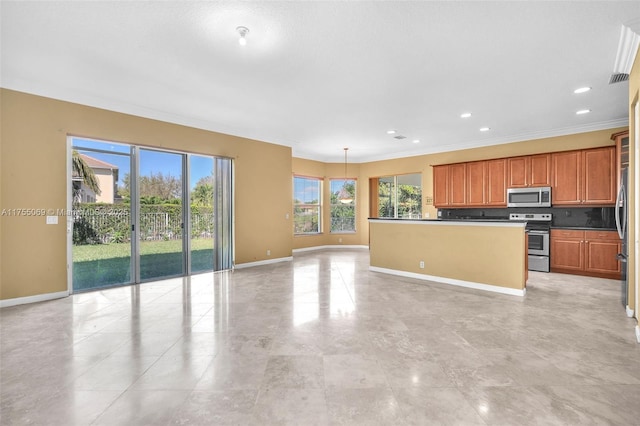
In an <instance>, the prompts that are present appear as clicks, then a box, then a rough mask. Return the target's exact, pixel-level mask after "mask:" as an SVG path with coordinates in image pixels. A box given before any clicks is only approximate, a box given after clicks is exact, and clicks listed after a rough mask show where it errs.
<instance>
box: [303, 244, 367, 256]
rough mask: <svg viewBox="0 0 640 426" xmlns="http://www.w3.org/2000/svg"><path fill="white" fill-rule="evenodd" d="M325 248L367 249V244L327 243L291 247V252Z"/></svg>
mask: <svg viewBox="0 0 640 426" xmlns="http://www.w3.org/2000/svg"><path fill="white" fill-rule="evenodd" d="M326 249H367V250H369V246H364V245H344V244H338V245H329V246H313V247H304V248H299V249H293V253H294V254H295V253H301V252H305V251H314V250H326Z"/></svg>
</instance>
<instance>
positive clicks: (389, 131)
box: [387, 130, 396, 135]
mask: <svg viewBox="0 0 640 426" xmlns="http://www.w3.org/2000/svg"><path fill="white" fill-rule="evenodd" d="M387 134H388V135H395V134H396V131H395V130H387Z"/></svg>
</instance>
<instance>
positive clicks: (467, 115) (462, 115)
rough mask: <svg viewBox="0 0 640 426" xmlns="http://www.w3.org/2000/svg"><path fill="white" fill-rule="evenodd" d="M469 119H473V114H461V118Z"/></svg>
mask: <svg viewBox="0 0 640 426" xmlns="http://www.w3.org/2000/svg"><path fill="white" fill-rule="evenodd" d="M469 117H471V113H470V112H465V113H462V114H460V118H469Z"/></svg>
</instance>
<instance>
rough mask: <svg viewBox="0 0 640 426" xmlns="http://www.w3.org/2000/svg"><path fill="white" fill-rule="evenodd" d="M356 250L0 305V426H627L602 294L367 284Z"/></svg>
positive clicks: (558, 280)
mask: <svg viewBox="0 0 640 426" xmlns="http://www.w3.org/2000/svg"><path fill="white" fill-rule="evenodd" d="M368 263H369V258H368V251H366V250H346V249H345V250H335V251H317V252H305V253H302V254H296V255H295V256H294V260H293V262H286V263H279V264H274V265H268V266H260V267H254V268H249V269H241V270H237V271H235V272H225V273H219V274H215V275H214V274H205V275H198V276H193V277H191V278H185V279H173V280H167V281H161V282H155V283H148V284H143V285H139V286H132V287H123V288H117V289H111V290H105V291H99V292H92V293H85V294H79V295H75V296H72V297H69V298H66V299H62V300H56V301H50V302H45V303H38V304H32V305H26V306H17V307H11V308H4V309H2V310H0V320H1V321H0V332H1V334H0V336H1V340H0V343H1V371H0V373H1V374H0V377H1V379H0V380H1V382H0V386H1V388H0V394H1V406H0V423H1V424H2V425H14V424H15V425H21V424H40V425H75V424H77V425H84V424H92V425H164V424H177V425H209V424H211V425H224V424H239V425H250V424H259V425H262V424H265V425H269V424H273V425H281V424H296V425H325V424H330V425H339V424H345V425H351V424H354V425H358V424H366V425H383V424H392V425H401V424H415V425H441V424H442V425H449V424H462V425H474V424H476V425H529V424H561V425H587V424H619V425H637V424H640V345H638V344H637V343H636V342H635V338H634V333H633V326H634V325H635V323H634V320H631V319H629V318H627V317H626V316H625V313H624V310H623V309H622V306H621V304H620V302H619V288H620V287H619V284H618V282H617V281H611V280H601V279H592V278H583V277H576V276H567V275H557V274H543V273H531V276H530V282H529V287H528V293H527V295H526V297H525V298H519V297H515V296H506V295H499V294H493V293H485V292H480V291H475V290H469V289H464V288H457V287H451V286H446V285H441V284H435V283H426V282H420V281H416V280H412V279H404V278H398V277H393V276H388V275H383V274H379V273H373V272H369V271H368Z"/></svg>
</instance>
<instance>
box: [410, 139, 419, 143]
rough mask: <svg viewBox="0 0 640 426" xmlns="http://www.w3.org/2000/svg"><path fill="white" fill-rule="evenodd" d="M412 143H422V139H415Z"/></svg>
mask: <svg viewBox="0 0 640 426" xmlns="http://www.w3.org/2000/svg"><path fill="white" fill-rule="evenodd" d="M412 142H413V143H420V139H414V140H413V141H412Z"/></svg>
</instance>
